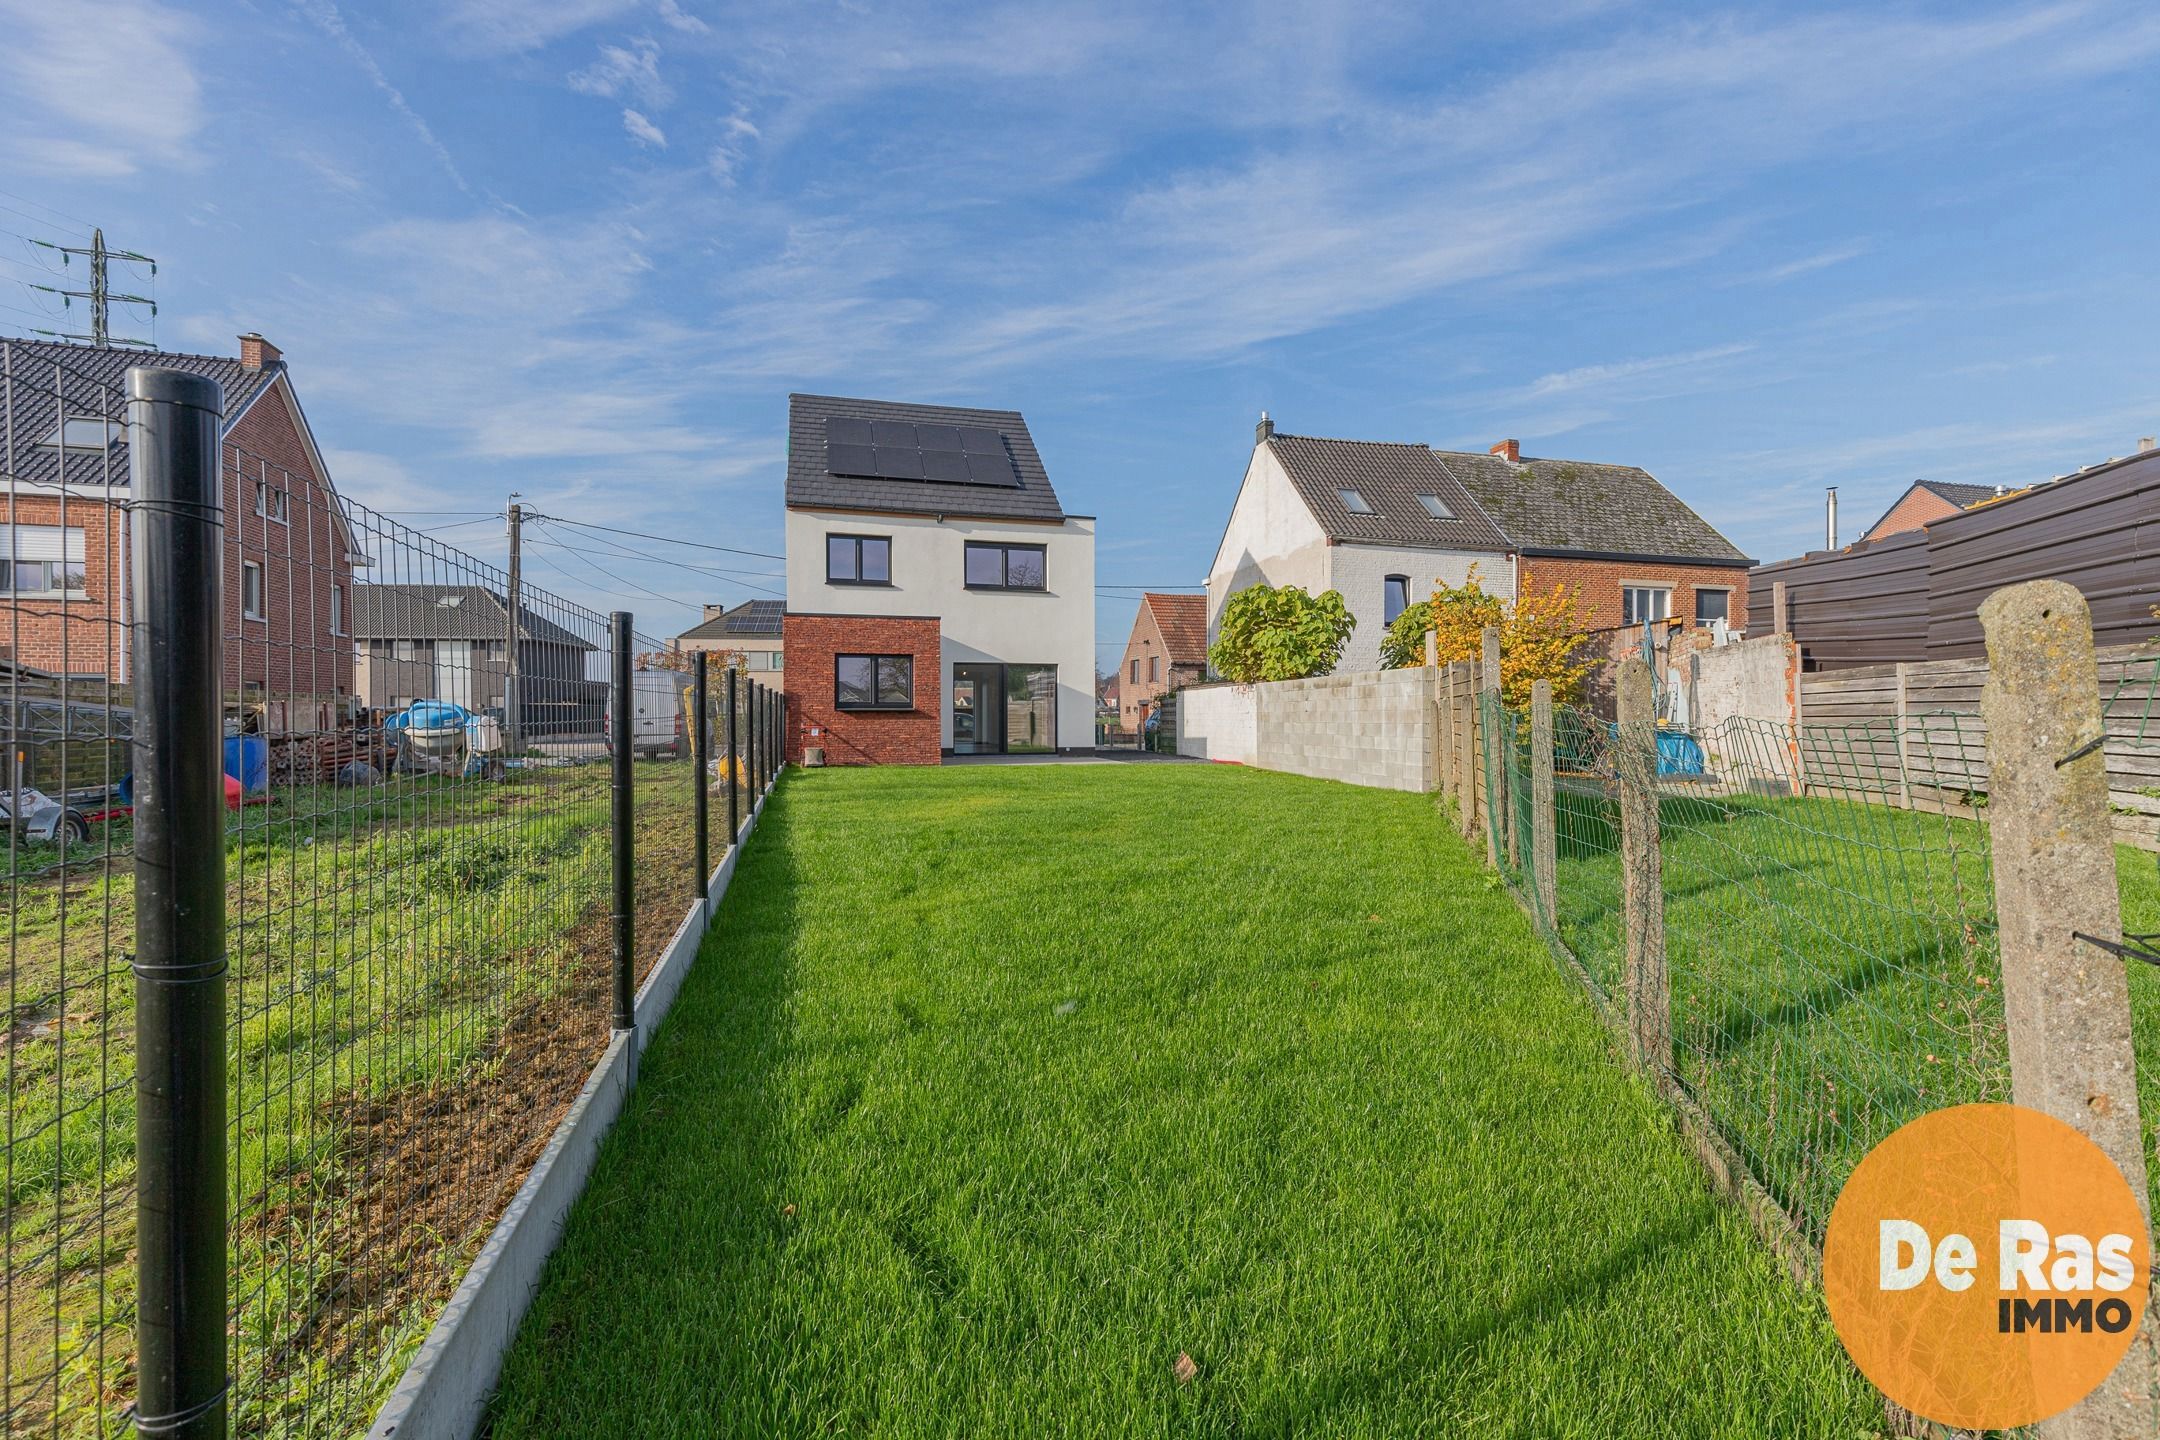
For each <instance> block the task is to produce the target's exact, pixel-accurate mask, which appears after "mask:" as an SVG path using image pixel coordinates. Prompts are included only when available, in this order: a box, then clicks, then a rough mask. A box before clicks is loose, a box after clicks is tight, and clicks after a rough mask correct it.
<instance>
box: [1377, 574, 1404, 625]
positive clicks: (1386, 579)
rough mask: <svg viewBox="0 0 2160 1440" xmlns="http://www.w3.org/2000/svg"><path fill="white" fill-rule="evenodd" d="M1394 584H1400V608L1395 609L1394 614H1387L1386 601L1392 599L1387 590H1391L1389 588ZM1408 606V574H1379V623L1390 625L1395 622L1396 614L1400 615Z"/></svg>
mask: <svg viewBox="0 0 2160 1440" xmlns="http://www.w3.org/2000/svg"><path fill="white" fill-rule="evenodd" d="M1396 585H1400V586H1402V609H1401V610H1397V611H1396V612H1395V614H1394V615H1390V614H1388V613H1387V612H1388V601H1389V600H1390V599H1392V598H1393V597H1392V596H1391V595H1390V594H1389V593H1388V592H1389V591H1390V590H1391V589H1392V588H1393V587H1394V586H1396ZM1409 608H1410V577H1409V576H1407V575H1383V576H1381V577H1380V623H1381V624H1383V625H1392V624H1394V623H1395V620H1396V617H1397V616H1400V615H1401V614H1402V613H1403V610H1408V609H1409Z"/></svg>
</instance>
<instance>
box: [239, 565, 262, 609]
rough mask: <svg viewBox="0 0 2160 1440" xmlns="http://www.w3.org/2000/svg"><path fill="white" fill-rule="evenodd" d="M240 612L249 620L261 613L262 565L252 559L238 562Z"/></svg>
mask: <svg viewBox="0 0 2160 1440" xmlns="http://www.w3.org/2000/svg"><path fill="white" fill-rule="evenodd" d="M240 613H241V614H242V615H243V616H245V617H246V618H248V619H250V620H260V619H262V618H264V614H263V567H262V566H260V565H258V564H256V563H255V562H254V561H253V560H243V561H241V562H240Z"/></svg>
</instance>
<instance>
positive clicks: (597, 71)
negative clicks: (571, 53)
mask: <svg viewBox="0 0 2160 1440" xmlns="http://www.w3.org/2000/svg"><path fill="white" fill-rule="evenodd" d="M570 88H571V89H573V90H575V91H577V92H578V93H579V94H581V95H599V96H602V97H604V98H606V99H610V100H612V99H615V98H617V97H619V96H622V95H628V96H630V97H631V98H633V99H635V100H636V101H638V103H640V104H641V105H643V106H645V107H646V108H647V109H648V110H665V109H666V108H667V107H668V105H669V104H670V103H671V102H673V100H674V99H675V91H674V89H673V88H672V87H671V86H669V84H668V83H667V81H665V80H663V79H662V78H660V46H659V44H658V43H657V42H655V41H653V40H652V39H650V38H647V37H643V36H641V37H639V38H638V39H635V40H632V41H631V42H630V43H629V44H628V45H603V46H601V47H600V54H599V56H598V57H597V58H596V59H595V60H594V61H593V62H592V63H591V64H590V65H587V66H586V67H585V68H584V69H582V70H578V71H575V72H573V73H572V74H571V76H570Z"/></svg>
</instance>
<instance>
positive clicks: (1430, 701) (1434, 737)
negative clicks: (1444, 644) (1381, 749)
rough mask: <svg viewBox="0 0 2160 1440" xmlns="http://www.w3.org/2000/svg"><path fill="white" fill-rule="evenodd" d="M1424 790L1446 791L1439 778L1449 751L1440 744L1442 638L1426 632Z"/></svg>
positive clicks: (1436, 793)
mask: <svg viewBox="0 0 2160 1440" xmlns="http://www.w3.org/2000/svg"><path fill="white" fill-rule="evenodd" d="M1424 720H1425V788H1426V789H1428V790H1430V791H1432V792H1433V793H1434V794H1435V795H1436V796H1437V795H1439V794H1440V793H1442V792H1443V791H1445V790H1446V789H1447V786H1446V785H1445V784H1444V783H1442V781H1441V779H1440V771H1441V767H1442V765H1443V763H1444V759H1443V757H1444V756H1445V755H1446V754H1447V750H1446V748H1445V747H1444V746H1443V745H1442V744H1441V741H1440V637H1439V636H1438V635H1437V634H1435V633H1434V632H1432V631H1430V630H1427V631H1426V632H1425V703H1424Z"/></svg>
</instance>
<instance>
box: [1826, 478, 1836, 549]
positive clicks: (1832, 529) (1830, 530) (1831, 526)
mask: <svg viewBox="0 0 2160 1440" xmlns="http://www.w3.org/2000/svg"><path fill="white" fill-rule="evenodd" d="M1827 488H1828V489H1829V491H1830V498H1829V503H1828V504H1827V505H1826V507H1825V508H1824V510H1823V534H1824V535H1825V536H1826V537H1827V539H1828V543H1826V544H1825V545H1824V546H1823V549H1825V550H1835V549H1837V486H1835V485H1832V486H1829V487H1827Z"/></svg>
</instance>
